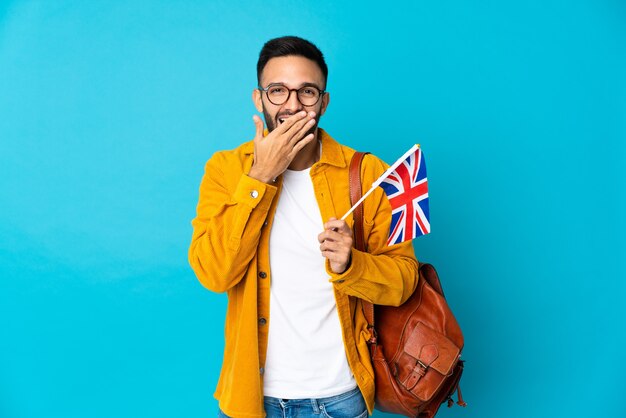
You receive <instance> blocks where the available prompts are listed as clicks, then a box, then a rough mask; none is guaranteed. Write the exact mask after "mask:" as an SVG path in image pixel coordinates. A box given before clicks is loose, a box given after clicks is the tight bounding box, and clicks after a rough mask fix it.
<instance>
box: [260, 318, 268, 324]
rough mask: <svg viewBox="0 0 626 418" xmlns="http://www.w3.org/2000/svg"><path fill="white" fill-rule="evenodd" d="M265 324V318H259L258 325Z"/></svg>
mask: <svg viewBox="0 0 626 418" xmlns="http://www.w3.org/2000/svg"><path fill="white" fill-rule="evenodd" d="M265 324H267V319H265V318H260V319H259V325H265Z"/></svg>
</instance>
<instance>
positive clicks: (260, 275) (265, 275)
mask: <svg viewBox="0 0 626 418" xmlns="http://www.w3.org/2000/svg"><path fill="white" fill-rule="evenodd" d="M259 277H260V278H262V279H265V278H266V277H267V273H266V272H264V271H260V272H259Z"/></svg>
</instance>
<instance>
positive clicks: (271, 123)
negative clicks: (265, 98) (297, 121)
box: [263, 108, 321, 138]
mask: <svg viewBox="0 0 626 418" xmlns="http://www.w3.org/2000/svg"><path fill="white" fill-rule="evenodd" d="M296 113H297V112H296ZM294 114H295V113H290V112H283V113H277V114H276V115H274V116H272V115H271V114H270V113H269V112H268V111H267V109H265V108H263V117H264V118H265V125H267V131H268V132H272V131H273V130H274V129H276V128H277V127H278V125H280V124H281V122H280V119H283V120H284V119H287V118H288V117H290V116H293V115H294ZM320 116H321V115H320V112H319V111H317V112H315V118H314V119H315V124H314V125H313V126H312V127H311V129H309V130H308V132H307V133H306V134H304V136H303V138H304V137H305V136H307V135H308V134H314V133H315V130H316V129H317V125H318V124H319V122H320Z"/></svg>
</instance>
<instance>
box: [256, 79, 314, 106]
mask: <svg viewBox="0 0 626 418" xmlns="http://www.w3.org/2000/svg"><path fill="white" fill-rule="evenodd" d="M259 90H260V91H264V92H265V94H267V100H269V101H270V103H272V104H274V105H276V106H280V105H282V104H285V103H286V102H287V100H289V97H290V96H291V92H292V91H295V92H296V97H298V101H299V102H300V103H301V104H302V106H313V105H314V104H316V103H317V102H319V101H320V98H321V97H322V96H323V95H324V94H325V93H326V92H325V91H324V90H320V89H318V88H317V87H315V86H304V87H300V88H299V89H290V88H287V86H283V85H282V84H270V85H269V86H267V87H266V88H263V87H259Z"/></svg>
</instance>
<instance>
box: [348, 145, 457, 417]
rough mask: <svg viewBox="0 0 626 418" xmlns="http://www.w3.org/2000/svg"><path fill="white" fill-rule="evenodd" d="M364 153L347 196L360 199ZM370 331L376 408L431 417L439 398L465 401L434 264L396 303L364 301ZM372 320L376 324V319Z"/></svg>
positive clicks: (357, 158)
mask: <svg viewBox="0 0 626 418" xmlns="http://www.w3.org/2000/svg"><path fill="white" fill-rule="evenodd" d="M365 154H366V153H361V152H357V153H355V155H354V157H353V158H352V161H351V163H350V199H351V201H352V204H354V203H355V202H357V201H358V200H359V199H360V197H361V193H362V192H361V178H360V172H361V170H360V167H361V161H362V159H363V156H364V155H365ZM354 237H355V248H356V249H358V250H360V251H366V250H367V249H366V246H365V240H364V237H363V207H362V206H359V207H358V208H357V209H356V210H355V211H354ZM362 304H363V312H364V313H365V317H366V319H367V321H368V324H369V327H370V329H371V331H372V338H371V339H370V341H368V343H369V347H370V355H371V358H372V364H373V365H374V374H375V387H376V403H375V407H376V409H378V410H380V411H383V412H390V413H394V414H400V415H405V416H408V417H420V418H422V417H423V418H431V417H434V416H435V414H436V413H437V410H438V409H439V407H440V406H441V404H442V403H443V402H445V401H446V400H447V401H448V406H452V405H453V403H454V402H453V401H452V395H453V394H454V392H455V391H457V390H458V402H457V403H458V404H459V405H461V406H466V404H465V402H463V398H462V395H461V390H460V388H459V380H460V379H461V373H462V372H463V361H462V360H461V359H460V357H461V351H462V350H463V344H464V340H463V334H462V332H461V328H460V327H459V324H458V323H457V321H456V319H455V318H454V315H453V314H452V311H451V310H450V308H449V307H448V304H447V303H446V299H445V297H444V295H443V289H442V288H441V283H440V281H439V277H438V276H437V272H436V271H435V268H434V267H433V266H432V265H430V264H425V263H420V266H419V281H418V284H417V288H416V289H415V292H413V294H412V295H411V297H409V299H408V300H407V301H406V302H404V303H403V304H402V305H401V306H399V307H393V306H381V305H376V306H374V305H372V304H371V303H369V302H367V301H365V300H362ZM374 320H376V322H374Z"/></svg>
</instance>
